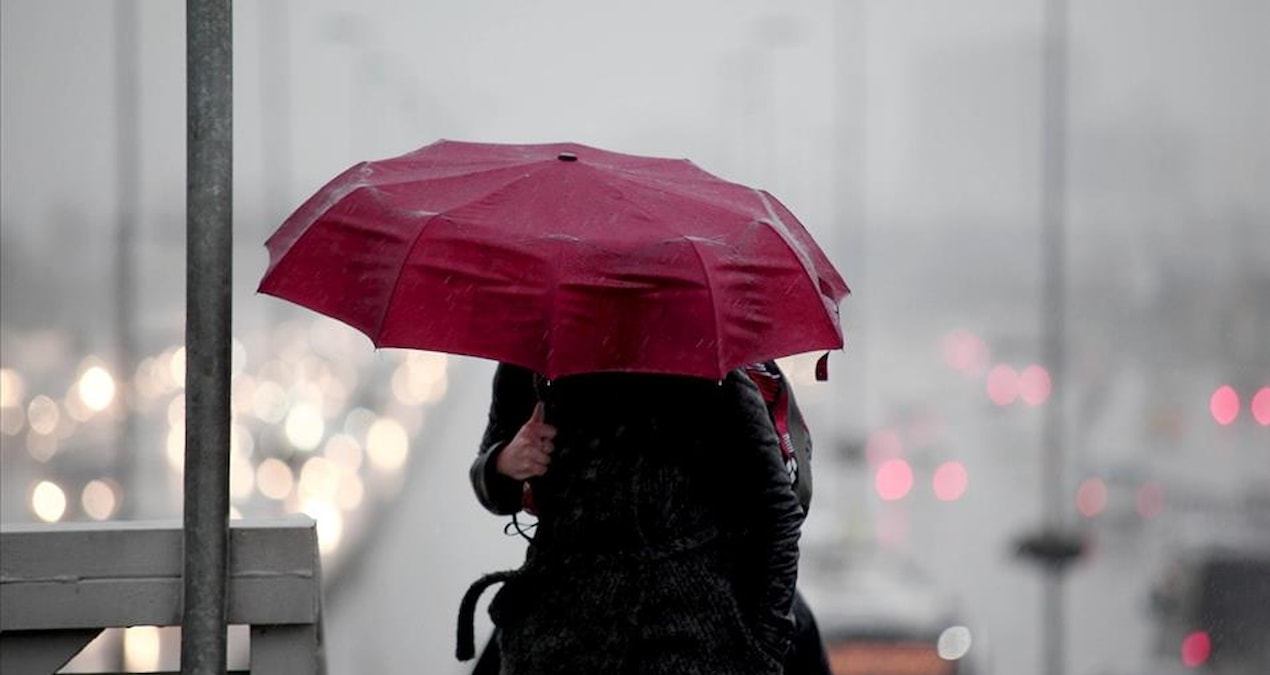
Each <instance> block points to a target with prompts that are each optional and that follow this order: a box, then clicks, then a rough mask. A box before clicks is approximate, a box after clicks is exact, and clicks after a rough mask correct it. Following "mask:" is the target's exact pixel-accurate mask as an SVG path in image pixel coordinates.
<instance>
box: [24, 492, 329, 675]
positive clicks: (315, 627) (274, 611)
mask: <svg viewBox="0 0 1270 675" xmlns="http://www.w3.org/2000/svg"><path fill="white" fill-rule="evenodd" d="M182 534H183V533H182V525H181V523H180V522H175V521H173V522H166V521H164V522H107V523H63V524H54V525H25V524H23V525H0V673H4V675H26V674H28V673H55V672H57V670H58V669H60V668H61V667H63V666H64V665H65V664H66V663H67V662H68V661H70V660H71V659H72V658H73V657H74V656H75V654H77V653H78V652H79V651H80V650H81V649H83V648H84V647H85V646H86V645H87V644H88V643H89V642H91V641H92V640H93V638H94V637H96V636H97V635H98V634H99V633H100V632H101V631H102V630H104V629H106V628H117V627H127V626H176V625H180V623H181V610H182V603H181V594H182V579H181V570H182V564H183V559H182ZM320 563H321V559H320V557H319V554H318V546H317V530H316V526H315V523H314V521H313V520H312V519H311V518H308V517H306V516H293V517H287V518H276V519H250V520H235V521H233V522H232V524H231V526H230V539H229V570H228V573H229V597H228V605H229V606H228V621H229V623H230V624H233V625H248V626H250V636H251V637H250V640H251V642H250V671H249V672H251V673H258V674H260V675H271V674H278V675H284V674H285V675H304V674H314V675H320V674H322V673H325V670H326V668H325V657H324V652H323V637H322V584H321V564H320Z"/></svg>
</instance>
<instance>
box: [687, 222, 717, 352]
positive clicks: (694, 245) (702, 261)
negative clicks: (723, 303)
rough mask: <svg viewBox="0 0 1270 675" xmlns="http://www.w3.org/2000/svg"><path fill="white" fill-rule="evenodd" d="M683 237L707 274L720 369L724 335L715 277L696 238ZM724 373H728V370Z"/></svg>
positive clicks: (715, 345) (703, 271)
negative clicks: (720, 331)
mask: <svg viewBox="0 0 1270 675" xmlns="http://www.w3.org/2000/svg"><path fill="white" fill-rule="evenodd" d="M682 239H683V240H684V241H686V242H688V247H689V248H691V249H692V252H693V253H694V254H696V256H697V264H698V265H699V266H700V267H701V272H702V274H705V275H706V290H707V291H709V293H710V310H711V315H712V316H713V318H714V364H715V367H716V368H717V369H718V370H723V336H721V335H719V304H718V303H717V302H716V301H715V297H714V279H713V277H711V275H710V267H709V266H708V265H706V260H705V257H704V256H702V255H701V250H700V249H698V248H697V242H696V240H694V239H692V238H691V237H688V236H686V235H685V236H683V237H682ZM722 374H726V371H725V372H724V373H722Z"/></svg>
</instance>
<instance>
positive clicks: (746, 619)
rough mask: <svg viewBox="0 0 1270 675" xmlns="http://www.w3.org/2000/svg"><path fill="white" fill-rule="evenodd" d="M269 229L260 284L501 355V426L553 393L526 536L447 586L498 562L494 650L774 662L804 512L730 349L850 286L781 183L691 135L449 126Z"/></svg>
mask: <svg viewBox="0 0 1270 675" xmlns="http://www.w3.org/2000/svg"><path fill="white" fill-rule="evenodd" d="M265 246H266V248H267V249H268V251H269V266H268V269H267V270H266V271H265V274H264V276H263V277H262V279H261V283H260V287H259V290H260V292H262V293H267V294H270V295H274V296H276V297H279V298H283V299H286V300H288V301H290V302H294V303H296V304H299V305H302V306H304V307H307V308H309V309H312V310H314V311H316V312H319V313H322V314H325V315H327V316H330V317H333V318H335V319H338V320H340V321H342V322H344V323H346V324H348V325H350V326H352V327H353V328H355V329H357V330H359V331H361V332H362V333H364V334H365V335H367V336H368V337H369V338H370V339H371V341H372V342H373V344H374V345H375V346H376V347H400V348H408V349H424V350H431V351H440V352H446V353H450V354H463V355H468V356H477V357H481V358H487V359H492V360H495V361H498V362H500V364H515V365H502V366H500V369H499V370H500V377H503V376H511V377H516V378H519V379H521V380H522V382H521V384H522V385H524V386H523V387H517V389H519V390H520V391H528V392H531V395H526V394H516V395H514V396H510V397H506V398H505V397H504V396H503V395H501V394H500V393H498V392H500V391H501V390H502V389H501V388H500V387H497V386H496V395H495V400H494V402H493V405H492V410H491V419H490V423H491V427H498V428H499V429H501V430H500V431H499V433H498V437H500V438H502V437H514V436H515V435H516V433H517V431H519V430H520V428H521V427H522V426H523V425H524V423H525V421H526V420H530V419H531V418H532V416H533V415H534V409H535V407H536V405H537V403H538V402H539V401H541V402H542V403H543V409H542V411H541V412H540V413H538V415H539V418H540V420H541V421H540V422H538V424H539V425H550V426H551V427H553V428H554V429H555V430H556V435H555V436H554V437H550V438H547V437H544V436H543V435H541V434H539V436H538V437H537V438H536V439H533V438H531V439H529V440H532V441H533V442H535V443H537V444H539V446H540V448H541V449H543V450H544V454H547V455H549V456H550V463H549V466H550V467H551V468H550V470H549V471H546V472H544V473H542V475H539V476H534V477H531V478H529V480H528V483H529V484H530V485H531V486H532V490H531V492H530V494H531V495H532V497H533V507H534V508H535V509H536V510H537V511H538V513H539V516H540V520H539V525H538V528H537V530H536V534H535V539H534V544H533V545H532V546H530V548H529V554H528V557H527V560H526V563H525V565H524V566H523V567H522V568H521V569H520V570H518V571H516V572H515V573H502V574H497V575H492V576H490V577H487V578H485V579H483V580H481V581H480V582H479V583H477V584H476V585H474V587H473V588H472V589H471V590H470V591H469V594H468V597H467V598H465V602H464V604H463V610H464V613H465V615H466V616H468V617H470V615H471V613H472V611H473V606H474V604H475V601H476V597H477V596H479V594H480V592H481V590H482V589H483V588H485V587H487V586H489V585H490V584H492V583H495V582H498V581H505V582H507V583H506V584H505V585H504V587H503V588H502V589H500V592H499V594H498V597H497V599H496V600H495V602H494V603H493V605H492V607H491V612H492V614H493V615H494V616H495V619H496V623H498V624H499V625H502V626H503V627H504V633H503V636H504V639H503V640H502V646H503V647H504V648H505V657H506V660H505V661H504V667H503V670H504V671H505V672H513V673H514V672H552V673H558V672H569V671H570V670H571V669H573V668H575V667H577V668H578V669H581V670H582V672H611V669H608V668H596V669H589V670H588V669H586V667H587V666H589V665H590V664H591V661H593V660H594V658H600V657H593V655H595V654H604V655H608V656H605V657H603V658H605V659H608V658H615V659H617V661H615V662H613V663H617V664H618V665H625V664H627V663H630V662H631V661H630V660H632V659H633V660H634V663H636V664H638V665H641V666H642V665H644V664H647V665H648V668H649V669H650V670H652V671H654V672H658V671H661V670H666V671H667V672H676V673H694V672H709V673H720V672H728V673H747V672H761V673H767V672H779V668H780V661H781V659H782V658H783V656H784V652H785V650H786V646H787V642H788V639H789V631H790V624H791V622H790V619H789V609H790V606H791V603H792V600H793V595H794V591H793V589H794V579H795V575H796V573H797V560H798V546H797V541H798V530H799V527H800V524H801V520H802V513H803V512H802V510H801V509H800V508H799V503H798V499H797V498H796V497H795V495H794V491H793V489H792V487H791V483H790V475H789V473H788V472H787V470H786V467H785V465H784V463H783V462H782V456H781V451H780V443H779V440H778V438H777V434H776V432H775V430H774V428H773V425H772V422H771V420H770V419H768V416H767V413H766V410H765V408H764V400H763V397H762V395H761V393H760V392H759V391H758V387H757V385H755V383H754V381H752V380H751V379H750V378H749V377H748V376H747V375H746V374H745V373H744V371H742V370H740V368H741V367H742V366H743V365H745V364H749V363H755V362H759V361H765V360H769V359H774V358H778V357H781V356H787V355H792V354H799V353H805V352H810V351H819V350H832V349H838V348H841V347H842V346H843V345H844V338H843V333H842V327H841V324H840V320H839V311H838V305H839V303H840V302H841V301H842V300H843V299H844V298H845V297H846V296H847V294H848V293H849V292H850V289H848V287H847V285H846V283H845V282H844V281H843V279H842V277H841V276H840V275H839V274H838V272H837V270H836V269H834V267H833V265H832V264H831V263H830V262H829V260H828V258H827V257H826V255H825V253H824V251H822V250H821V249H820V247H819V246H818V245H817V244H816V242H815V241H814V240H813V239H812V237H811V235H810V234H809V233H808V232H807V230H806V229H805V228H804V227H803V226H802V224H801V223H800V222H798V219H797V218H796V217H795V216H794V214H793V213H792V212H790V211H789V210H788V209H787V208H786V207H785V206H784V205H783V204H781V203H780V201H778V200H777V199H776V198H775V197H774V196H772V195H771V194H769V193H767V192H765V191H763V190H759V189H755V188H751V187H747V186H745V185H741V184H738V183H733V182H730V181H727V180H724V179H722V178H719V177H718V176H715V175H713V174H710V173H709V172H706V171H704V170H703V169H701V168H700V167H698V166H697V165H695V164H693V163H692V162H690V161H687V160H684V159H667V158H658V157H645V156H639V155H631V154H624V153H618V152H612V151H608V150H603V149H600V148H595V147H591V146H587V145H583V144H579V143H545V144H527V145H512V144H495V143H470V142H457V141H445V140H443V141H438V142H436V143H432V144H430V145H427V146H424V147H422V148H419V149H418V150H415V151H413V152H410V153H407V154H405V155H401V156H398V157H392V158H388V159H383V160H375V161H369V162H361V163H359V164H357V165H354V166H352V167H350V168H349V169H348V170H346V171H345V172H343V173H342V174H340V175H339V176H337V177H335V178H334V179H332V180H331V181H330V182H328V183H327V184H326V185H325V186H323V187H322V188H321V189H320V190H319V191H318V192H317V193H315V194H314V195H313V196H311V197H310V198H309V199H308V200H306V201H305V202H304V204H302V205H301V206H300V207H299V208H298V209H296V211H295V212H294V213H292V214H291V216H290V217H288V218H287V220H286V221H285V222H284V223H283V224H282V225H281V227H279V228H278V229H277V231H275V232H274V233H273V235H271V236H270V237H269V239H268V240H267V241H266V242H265ZM826 356H827V354H826ZM826 363H827V361H826V360H825V359H822V360H821V362H820V364H818V368H817V375H818V377H820V376H822V375H824V374H825V370H824V368H822V367H821V366H823V365H824V364H826ZM513 369H519V374H518V375H509V373H514V372H517V371H514V370H513ZM526 378H528V379H527V380H526ZM498 379H499V378H496V380H498ZM496 384H497V382H496ZM547 450H550V452H546V451H547ZM508 480H511V479H508ZM511 487H512V489H515V488H516V487H518V486H517V485H516V484H515V483H514V482H513V483H512V484H511ZM496 489H501V488H496ZM520 489H522V490H523V488H520ZM745 546H748V547H749V548H748V549H744V547H745ZM755 570H757V572H756V571H755ZM746 575H750V576H749V580H748V581H745V577H746ZM738 580H740V581H738ZM619 610H620V611H619ZM465 625H466V629H465V630H464V626H465ZM460 638H461V639H460V649H459V655H460V656H463V655H465V654H466V655H468V656H471V654H472V652H474V651H475V649H474V647H472V646H471V642H472V640H471V626H470V621H466V622H465V621H461V622H460ZM463 638H466V639H463ZM582 645H586V648H585V649H584V648H583V647H582ZM653 647H656V651H657V652H658V653H662V654H664V656H661V657H653V656H650V655H649V653H650V652H652V651H653V650H652V649H651V648H653ZM614 654H616V656H612V655H614ZM560 659H565V660H564V661H559V660H560ZM570 659H572V660H570ZM589 660H590V661H589ZM610 662H611V661H601V662H600V663H603V664H608V663H610Z"/></svg>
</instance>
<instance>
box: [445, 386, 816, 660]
mask: <svg viewBox="0 0 1270 675" xmlns="http://www.w3.org/2000/svg"><path fill="white" fill-rule="evenodd" d="M525 420H528V421H527V422H526V421H525ZM507 439H510V440H507ZM482 445H483V447H484V448H486V452H485V453H484V455H485V461H483V462H478V467H477V468H476V471H478V472H479V473H480V474H481V479H480V480H478V486H479V487H478V495H479V493H480V491H481V490H482V489H483V490H485V491H486V492H485V494H484V495H482V498H483V500H484V499H488V500H489V502H488V503H487V506H492V507H493V508H494V510H496V511H503V512H509V511H510V512H515V511H519V510H520V509H521V507H522V505H523V504H524V501H523V497H524V495H525V488H524V487H523V485H525V484H528V485H529V486H531V492H530V494H532V500H533V502H532V503H533V508H534V510H535V511H536V512H537V515H538V523H537V526H536V528H535V531H534V536H533V540H532V542H531V544H530V546H529V548H528V551H527V553H526V560H525V564H524V565H523V566H522V567H521V568H520V569H519V570H516V571H513V572H508V573H497V574H494V575H487V576H486V577H484V578H483V579H481V580H480V581H478V582H477V583H476V584H474V585H473V586H472V588H471V589H469V591H468V593H467V595H466V597H465V598H464V602H463V607H462V610H461V616H460V622H459V626H460V628H459V630H460V636H459V637H460V645H459V650H458V656H459V657H460V658H470V657H471V656H472V655H473V653H474V647H473V645H472V644H471V618H472V612H473V611H474V607H475V603H476V599H477V597H478V596H479V594H480V593H481V591H482V590H483V589H484V588H485V587H487V586H488V585H490V584H492V583H497V582H499V581H502V582H504V586H503V588H501V589H500V590H499V592H498V595H497V596H495V599H494V601H493V602H492V603H491V605H490V615H491V617H492V618H493V619H494V621H495V624H496V626H497V627H498V629H499V631H500V635H499V643H498V646H499V651H500V653H501V659H502V671H501V672H504V673H522V672H524V673H539V672H553V673H607V672H666V673H687V674H691V673H737V674H744V673H756V674H758V673H763V674H776V673H781V672H783V668H784V666H783V664H784V661H785V657H786V651H787V649H788V644H789V639H790V635H791V634H792V631H793V620H792V618H791V608H792V604H793V599H794V585H795V582H796V578H797V565H798V529H799V525H800V523H801V521H802V509H801V508H800V506H799V503H798V498H797V496H796V495H795V492H794V489H793V485H792V484H791V482H790V479H789V474H788V471H787V468H786V466H785V463H784V461H783V459H782V456H781V451H780V445H779V440H778V439H777V437H776V433H775V430H774V428H773V425H772V423H771V421H770V419H769V418H768V415H767V409H766V406H765V403H764V400H763V396H762V393H761V392H760V391H759V389H758V387H757V386H756V385H755V383H754V382H753V381H752V380H751V379H750V378H749V377H748V376H747V375H746V374H745V373H744V372H743V371H741V370H739V369H738V370H735V371H732V372H730V373H728V374H727V376H726V377H725V378H724V380H722V381H721V382H715V381H710V380H705V379H702V378H687V377H676V376H667V375H649V374H635V373H599V374H588V375H576V376H570V377H564V378H560V379H558V380H554V381H551V382H550V383H548V382H547V381H546V380H544V379H543V378H541V377H540V376H536V375H535V374H533V373H532V371H529V370H527V369H524V368H519V367H517V366H512V365H508V364H501V365H500V366H499V367H498V370H497V371H496V374H495V378H494V395H493V399H492V401H491V407H490V419H489V424H488V426H487V429H486V433H485V439H484V442H483V443H482ZM497 445H501V446H502V447H501V448H500V449H499V450H494V448H495V446H497ZM505 453H506V454H505ZM500 457H504V458H508V459H504V460H503V461H502V462H501V463H502V464H503V466H504V468H505V469H510V470H511V472H512V473H513V475H504V474H503V473H502V472H500V471H499V470H498V465H499V464H500V461H499V458H500ZM516 476H521V477H522V478H523V480H521V479H518V478H517V477H516ZM481 484H483V485H481Z"/></svg>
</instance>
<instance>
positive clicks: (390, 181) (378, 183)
mask: <svg viewBox="0 0 1270 675" xmlns="http://www.w3.org/2000/svg"><path fill="white" fill-rule="evenodd" d="M387 161H392V160H387ZM539 163H543V161H542V160H535V161H532V162H524V163H523V164H511V165H506V164H504V165H499V166H491V167H490V168H487V169H476V170H473V171H467V172H465V173H456V174H447V175H444V176H427V177H424V178H402V179H399V180H393V179H386V180H383V181H373V180H372V181H367V182H366V184H365V185H364V186H363V187H375V188H382V187H393V186H396V185H410V184H414V183H429V182H432V181H438V180H450V179H455V178H471V177H473V176H479V175H482V174H489V173H495V172H498V171H509V172H510V170H512V169H522V170H523V169H525V168H526V167H530V166H533V165H534V164H539ZM372 166H373V165H372ZM521 177H522V178H523V176H521ZM509 182H510V181H509Z"/></svg>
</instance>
